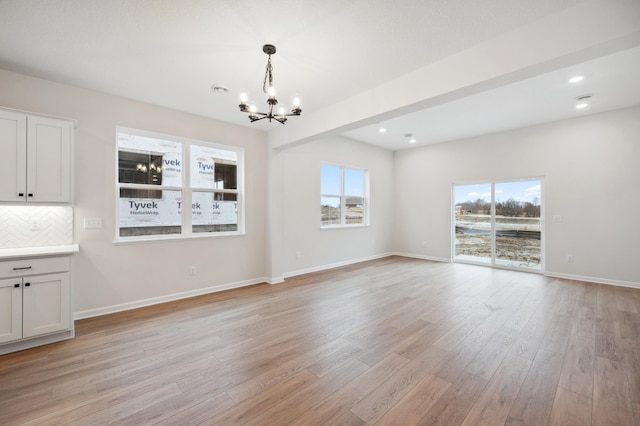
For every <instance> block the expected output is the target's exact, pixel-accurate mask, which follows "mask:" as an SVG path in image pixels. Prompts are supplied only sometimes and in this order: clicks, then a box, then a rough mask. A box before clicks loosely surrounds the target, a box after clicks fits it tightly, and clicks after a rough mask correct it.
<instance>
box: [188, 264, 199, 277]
mask: <svg viewBox="0 0 640 426" xmlns="http://www.w3.org/2000/svg"><path fill="white" fill-rule="evenodd" d="M189 275H191V276H192V277H195V276H196V275H198V268H196V267H195V266H192V267H191V268H189Z"/></svg>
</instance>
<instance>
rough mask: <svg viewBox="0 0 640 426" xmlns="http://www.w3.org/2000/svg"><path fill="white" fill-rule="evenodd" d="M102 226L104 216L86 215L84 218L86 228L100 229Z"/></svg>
mask: <svg viewBox="0 0 640 426" xmlns="http://www.w3.org/2000/svg"><path fill="white" fill-rule="evenodd" d="M99 228H102V218H101V217H92V218H89V217H85V218H84V229H99Z"/></svg>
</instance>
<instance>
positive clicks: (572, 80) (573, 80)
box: [569, 75, 584, 84]
mask: <svg viewBox="0 0 640 426" xmlns="http://www.w3.org/2000/svg"><path fill="white" fill-rule="evenodd" d="M582 80H584V76H581V75H576V76H575V77H571V78H570V79H569V83H571V84H576V83H580V82H581V81H582Z"/></svg>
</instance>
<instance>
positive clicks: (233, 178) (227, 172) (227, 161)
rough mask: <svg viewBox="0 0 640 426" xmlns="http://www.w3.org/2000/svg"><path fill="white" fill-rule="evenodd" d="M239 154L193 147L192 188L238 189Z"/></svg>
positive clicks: (198, 146)
mask: <svg viewBox="0 0 640 426" xmlns="http://www.w3.org/2000/svg"><path fill="white" fill-rule="evenodd" d="M237 164H238V153H237V152H235V151H227V150H224V149H217V148H211V147H206V146H201V145H192V146H191V187H192V188H202V189H238V183H237Z"/></svg>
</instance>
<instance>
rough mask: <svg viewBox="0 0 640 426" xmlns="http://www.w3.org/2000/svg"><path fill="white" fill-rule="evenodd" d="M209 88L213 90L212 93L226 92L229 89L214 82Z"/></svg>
mask: <svg viewBox="0 0 640 426" xmlns="http://www.w3.org/2000/svg"><path fill="white" fill-rule="evenodd" d="M211 90H213V93H227V92H228V91H229V89H227V88H226V87H225V86H222V85H220V84H214V85H213V86H211Z"/></svg>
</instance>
